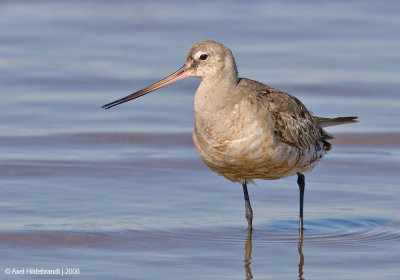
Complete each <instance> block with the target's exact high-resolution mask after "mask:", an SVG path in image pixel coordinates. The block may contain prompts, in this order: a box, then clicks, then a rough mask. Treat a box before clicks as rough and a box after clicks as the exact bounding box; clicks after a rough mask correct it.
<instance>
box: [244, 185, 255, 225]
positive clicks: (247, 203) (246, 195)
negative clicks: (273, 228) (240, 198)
mask: <svg viewBox="0 0 400 280" xmlns="http://www.w3.org/2000/svg"><path fill="white" fill-rule="evenodd" d="M242 186H243V194H244V205H245V207H246V219H247V223H248V224H249V228H248V229H249V230H250V231H251V230H252V229H253V226H252V225H253V210H252V209H251V204H250V199H249V193H248V192H247V182H246V181H244V183H243V184H242Z"/></svg>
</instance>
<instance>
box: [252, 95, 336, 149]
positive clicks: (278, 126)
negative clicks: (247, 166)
mask: <svg viewBox="0 0 400 280" xmlns="http://www.w3.org/2000/svg"><path fill="white" fill-rule="evenodd" d="M258 94H259V95H260V98H263V99H264V100H265V99H266V101H267V102H266V106H267V109H268V111H269V112H270V115H271V119H272V121H273V123H274V129H275V134H276V135H277V136H278V137H279V139H280V140H282V141H283V142H285V143H288V144H291V145H295V146H296V147H298V148H301V149H305V148H308V147H310V146H312V145H315V143H316V141H324V140H326V139H330V138H332V137H331V136H330V135H329V134H328V133H327V132H326V131H325V130H323V129H322V128H321V126H320V125H319V124H318V121H317V120H316V119H315V118H314V117H313V115H312V114H311V113H310V112H309V111H308V110H307V108H306V107H305V106H304V104H303V103H301V101H300V100H298V99H297V98H296V97H294V96H292V95H290V94H288V93H285V92H282V91H279V90H276V89H274V88H271V87H265V88H263V89H261V90H259V91H258ZM324 142H325V141H324ZM327 144H328V143H327Z"/></svg>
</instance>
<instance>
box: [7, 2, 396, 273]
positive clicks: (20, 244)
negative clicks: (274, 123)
mask: <svg viewBox="0 0 400 280" xmlns="http://www.w3.org/2000/svg"><path fill="white" fill-rule="evenodd" d="M399 10H400V4H398V3H397V2H396V1H372V0H371V1H359V2H356V1H354V2H351V3H349V2H348V1H335V2H325V1H324V2H317V1H311V0H310V1H302V3H301V4H299V3H297V2H295V1H285V2H283V3H282V2H281V1H268V2H263V1H255V2H254V3H253V4H252V5H250V6H249V5H247V4H244V3H235V4H228V2H225V1H219V2H215V1H201V2H199V1H197V2H193V3H190V2H187V1H186V2H185V1H175V2H168V4H166V3H165V2H162V1H112V2H111V1H96V2H94V1H41V0H37V1H1V2H0V28H1V36H0V54H1V55H0V74H1V75H0V92H1V97H2V102H1V104H0V119H1V120H2V121H1V122H0V131H1V134H0V186H1V187H0V197H1V199H0V225H1V230H0V248H1V252H2V254H1V257H0V279H61V278H64V277H67V275H64V276H61V275H37V274H36V275H35V274H31V273H32V270H29V269H30V268H37V269H40V268H43V269H47V270H50V269H57V268H60V269H63V270H62V271H63V273H67V272H73V273H75V274H73V275H69V276H68V278H69V279H246V278H248V279H251V278H254V279H398V278H399V275H400V265H399V264H400V216H399V213H400V206H399V205H400V204H399V200H400V189H399V179H400V176H399V174H400V123H399V121H398V119H399V117H400V98H399V95H398V88H399V84H400V82H399V78H398V77H399V72H400V71H399V70H400V69H399V66H398V65H399V59H400V56H399V53H398V48H399V46H400V39H399V37H398V30H399V27H400V26H399V25H400V19H399V18H398V12H399ZM202 39H215V40H218V41H222V42H223V43H225V44H226V45H228V46H229V47H230V48H231V49H232V51H233V53H234V55H235V58H236V62H237V64H238V67H239V71H240V75H241V76H245V77H251V78H253V79H256V80H259V81H263V82H266V83H268V84H270V85H271V86H274V87H277V88H280V89H282V90H285V91H287V92H290V93H293V94H295V95H296V96H297V97H299V98H300V99H301V100H302V101H303V102H304V103H305V104H306V105H307V106H308V108H309V109H310V110H312V111H313V112H314V113H315V114H316V115H322V116H327V117H330V116H339V115H343V116H344V115H358V116H359V117H360V120H361V122H360V123H357V124H352V125H344V126H338V127H332V128H330V129H328V130H329V131H330V132H332V133H333V134H334V135H335V136H336V139H335V140H333V141H332V143H333V144H334V149H333V150H332V151H331V152H330V153H329V154H328V155H327V156H326V158H325V159H324V160H323V161H322V162H321V163H320V164H319V165H318V166H317V167H316V168H315V170H314V171H313V172H312V173H309V174H306V185H307V187H306V194H305V228H306V229H305V231H304V239H303V240H299V238H298V232H297V227H298V220H297V216H298V190H297V189H298V188H297V184H296V180H295V178H286V179H282V180H278V181H258V182H257V186H249V192H250V198H251V201H252V206H253V210H254V214H255V220H254V226H255V231H254V233H253V234H252V236H248V234H247V230H245V226H246V221H245V217H244V205H243V204H244V203H243V194H242V191H241V187H240V185H238V184H233V183H231V182H229V181H227V180H225V179H224V178H222V177H219V176H217V175H215V174H214V173H212V172H211V171H210V170H208V169H207V167H206V166H205V165H204V164H203V163H202V162H201V160H200V158H199V157H198V155H197V153H196V151H195V149H194V147H193V144H192V140H191V131H192V127H193V94H194V92H195V89H196V87H197V85H198V83H199V81H197V80H196V79H188V80H184V81H181V82H180V83H177V84H176V85H171V86H169V87H167V88H165V89H163V90H160V91H159V92H156V93H152V94H149V95H147V96H146V97H143V98H141V99H138V100H135V101H134V102H130V103H127V104H124V105H121V106H118V107H116V108H113V109H111V110H108V111H106V110H102V109H100V106H101V105H103V104H105V103H108V102H110V101H113V100H115V99H117V98H120V97H122V96H125V95H127V94H129V93H131V92H132V91H134V90H137V89H139V88H141V87H143V86H145V85H147V84H149V83H151V82H153V81H155V80H157V79H159V78H161V77H163V76H166V75H167V74H169V73H171V72H173V71H174V70H175V69H177V68H178V67H180V66H181V65H182V64H183V61H184V59H185V55H186V52H187V50H188V48H189V47H190V46H191V45H192V44H193V43H194V42H196V41H199V40H202ZM7 268H10V269H13V268H15V269H20V271H21V270H22V269H24V270H22V271H23V272H24V274H23V275H16V274H15V273H16V272H15V273H14V274H6V269H7ZM68 268H79V274H77V270H68ZM11 271H12V270H11Z"/></svg>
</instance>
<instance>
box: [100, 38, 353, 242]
mask: <svg viewBox="0 0 400 280" xmlns="http://www.w3.org/2000/svg"><path fill="white" fill-rule="evenodd" d="M189 77H196V78H200V79H201V82H200V84H199V86H198V88H197V90H196V93H195V97H194V131H193V142H194V145H195V147H196V149H197V152H198V154H199V155H200V157H201V159H202V160H203V162H204V163H205V164H206V165H207V166H208V167H209V168H210V169H211V170H212V171H214V172H215V173H217V174H219V175H222V176H223V177H225V178H226V179H228V180H230V181H232V182H237V183H240V184H241V185H242V189H243V195H244V201H245V216H246V219H247V224H248V227H247V229H248V230H249V231H252V229H253V210H252V207H251V203H250V198H249V193H248V189H247V184H249V183H254V179H263V180H276V179H281V178H284V177H289V176H294V175H297V184H298V187H299V191H300V199H299V201H300V203H299V204H300V211H299V233H300V234H301V236H302V234H303V228H304V227H303V208H304V206H303V205H304V190H305V176H304V174H303V173H305V172H309V171H311V170H312V169H313V168H314V166H315V165H316V164H317V163H318V162H319V161H320V160H321V159H322V157H323V156H324V155H325V154H326V153H327V152H328V151H329V150H331V147H332V145H331V143H329V142H328V140H329V139H332V138H333V136H332V135H331V134H329V133H328V132H327V131H326V130H325V129H324V127H328V126H333V125H339V124H345V123H354V122H358V120H356V119H357V118H358V117H356V116H348V117H336V118H325V117H318V116H314V114H313V113H312V112H311V111H309V110H308V109H307V108H306V106H305V105H304V104H303V103H302V102H301V101H300V100H299V99H297V98H296V97H295V96H293V95H291V94H288V93H286V92H283V91H280V90H278V89H275V88H272V87H270V86H268V85H266V84H264V83H261V82H257V81H254V80H251V79H247V78H239V76H238V70H237V67H236V63H235V59H234V57H233V54H232V51H231V50H230V49H229V48H228V47H226V46H225V45H224V44H222V43H220V42H216V41H213V40H204V41H200V42H197V43H195V44H194V45H193V46H192V47H191V48H190V50H189V52H188V54H187V57H186V60H185V62H184V65H183V66H182V67H181V68H179V69H178V70H177V71H175V72H174V73H172V74H171V75H169V76H167V77H166V78H164V79H161V80H160V81H158V82H156V83H154V84H151V85H149V86H147V87H145V88H143V89H141V90H138V91H136V92H134V93H132V94H130V95H128V96H126V97H123V98H121V99H118V100H115V101H113V102H111V103H108V104H106V105H103V106H102V108H104V109H109V108H111V107H114V106H116V105H119V104H122V103H125V102H127V101H130V100H133V99H135V98H138V97H141V96H143V95H145V94H148V93H150V92H152V91H155V90H158V89H160V88H162V87H164V86H166V85H169V84H171V83H174V82H177V81H179V80H182V79H185V78H189Z"/></svg>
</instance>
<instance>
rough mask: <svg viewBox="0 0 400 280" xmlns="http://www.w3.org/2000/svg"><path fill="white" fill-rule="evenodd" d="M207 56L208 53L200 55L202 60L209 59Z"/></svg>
mask: <svg viewBox="0 0 400 280" xmlns="http://www.w3.org/2000/svg"><path fill="white" fill-rule="evenodd" d="M207 57H208V55H206V54H204V53H203V54H202V55H200V59H201V60H206V59H207Z"/></svg>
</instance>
